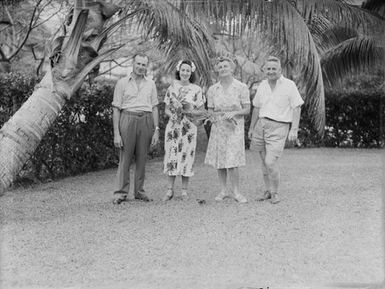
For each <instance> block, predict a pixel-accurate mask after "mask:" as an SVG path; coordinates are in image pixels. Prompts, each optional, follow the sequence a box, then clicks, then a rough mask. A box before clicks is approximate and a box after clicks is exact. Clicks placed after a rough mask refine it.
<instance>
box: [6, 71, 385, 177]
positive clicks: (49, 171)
mask: <svg viewBox="0 0 385 289" xmlns="http://www.w3.org/2000/svg"><path fill="white" fill-rule="evenodd" d="M37 81H38V80H36V79H35V78H33V77H29V76H26V75H22V74H14V73H10V74H1V75H0V125H1V126H2V125H3V123H4V122H5V121H6V120H7V119H8V117H9V116H10V115H12V113H13V112H14V111H16V110H17V109H18V108H19V107H20V106H21V105H22V103H23V102H24V101H25V100H26V99H27V98H28V96H29V95H31V93H32V91H33V88H34V86H35V84H36V82H37ZM114 85H115V83H108V82H106V83H94V84H93V85H92V86H89V85H87V84H85V85H84V86H83V87H82V89H80V90H79V91H78V92H77V93H76V94H75V95H74V96H73V97H72V99H71V100H70V101H68V102H67V104H66V106H65V107H64V109H63V111H62V112H61V113H60V115H59V116H58V118H57V120H56V122H55V124H54V125H53V126H52V127H51V128H50V130H49V131H48V133H47V134H46V136H45V137H44V138H43V140H42V141H41V143H40V145H39V147H38V148H37V150H36V151H35V153H34V154H33V156H32V158H31V160H30V161H29V162H28V163H27V164H26V165H25V167H24V168H23V170H22V172H21V173H20V176H21V177H23V176H26V175H28V176H29V177H31V176H33V178H37V179H47V178H58V177H63V176H68V175H75V174H79V173H84V172H89V171H93V170H100V169H105V168H110V167H114V166H116V165H117V164H118V154H117V150H116V149H115V148H114V146H113V128H112V108H111V102H112V98H113V90H114ZM157 85H158V95H159V100H160V105H159V126H160V144H159V145H158V146H157V147H156V148H154V149H153V150H152V151H151V152H150V157H160V156H163V153H164V149H163V142H164V129H165V126H166V122H167V119H166V117H165V115H164V103H163V102H162V100H163V96H164V94H165V90H166V88H167V87H166V86H165V85H161V84H159V83H157ZM357 91H358V90H356V91H355V92H352V91H342V92H341V91H339V92H337V91H335V92H329V93H328V94H327V95H326V129H325V136H324V139H320V138H319V137H317V135H316V132H315V131H314V130H313V129H312V126H311V122H310V119H309V117H307V115H306V112H305V110H303V113H302V117H301V123H300V130H299V143H300V145H301V146H303V147H311V146H331V147H335V146H337V147H381V146H383V145H384V137H385V136H384V130H383V129H381V128H382V127H383V121H384V120H383V119H382V120H381V117H382V118H383V117H384V115H385V104H384V96H383V94H382V93H381V92H379V91H377V90H373V91H369V92H368V93H366V94H365V95H363V94H360V93H357ZM245 120H246V121H245V141H246V147H248V145H249V140H248V138H247V131H248V127H249V125H250V117H249V116H248V117H246V118H245ZM207 129H208V128H207Z"/></svg>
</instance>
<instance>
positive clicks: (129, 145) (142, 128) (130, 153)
mask: <svg viewBox="0 0 385 289" xmlns="http://www.w3.org/2000/svg"><path fill="white" fill-rule="evenodd" d="M119 131H120V135H121V137H122V141H123V148H121V149H120V156H119V167H118V175H117V182H118V185H117V186H118V191H124V192H126V194H128V192H129V190H130V166H131V164H132V162H133V158H134V156H135V173H134V195H136V194H137V193H138V192H143V191H144V189H143V184H144V178H145V166H146V160H147V155H148V151H149V148H150V144H151V139H152V135H153V131H154V121H153V117H152V113H151V112H129V111H121V114H120V121H119Z"/></svg>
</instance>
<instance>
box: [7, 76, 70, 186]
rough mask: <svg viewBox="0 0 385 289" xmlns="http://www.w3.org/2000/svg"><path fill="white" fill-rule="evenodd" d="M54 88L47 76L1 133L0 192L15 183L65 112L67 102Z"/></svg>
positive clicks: (49, 77)
mask: <svg viewBox="0 0 385 289" xmlns="http://www.w3.org/2000/svg"><path fill="white" fill-rule="evenodd" d="M52 87H53V85H52V77H51V74H50V73H47V74H46V75H45V77H44V78H43V80H42V81H41V82H40V84H39V85H38V86H37V87H36V88H35V91H34V92H33V94H32V95H31V96H30V97H29V98H28V100H27V101H26V102H25V103H24V105H23V106H22V107H21V108H20V109H19V110H18V111H17V112H16V113H15V114H14V115H13V117H12V118H11V119H10V120H9V121H8V122H7V123H5V124H4V126H3V127H2V129H1V130H0V156H1V157H0V191H1V189H4V188H7V187H8V186H9V185H10V184H11V183H12V182H13V180H14V178H15V177H16V175H17V173H18V172H19V171H20V169H21V168H22V167H23V165H24V164H25V162H26V161H27V160H28V159H29V158H30V157H31V155H32V154H33V153H34V151H35V150H36V148H37V146H38V145H39V143H40V141H41V139H42V138H43V136H44V135H45V134H46V132H47V131H48V129H49V128H50V126H51V125H52V124H53V122H54V121H55V119H56V118H57V116H58V114H59V112H60V111H61V109H62V108H63V106H64V104H65V102H66V99H65V98H64V97H63V96H62V95H60V94H59V93H56V92H55V91H54V90H53V89H52Z"/></svg>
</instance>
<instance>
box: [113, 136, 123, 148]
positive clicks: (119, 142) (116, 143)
mask: <svg viewBox="0 0 385 289" xmlns="http://www.w3.org/2000/svg"><path fill="white" fill-rule="evenodd" d="M114 146H115V147H116V148H119V149H120V148H122V147H123V141H122V138H121V136H120V134H116V135H114Z"/></svg>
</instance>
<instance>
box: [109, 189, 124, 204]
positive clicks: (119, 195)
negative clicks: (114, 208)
mask: <svg viewBox="0 0 385 289" xmlns="http://www.w3.org/2000/svg"><path fill="white" fill-rule="evenodd" d="M114 197H115V198H114V199H113V201H112V203H113V204H114V205H120V204H121V203H123V202H125V201H127V192H125V191H115V192H114Z"/></svg>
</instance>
